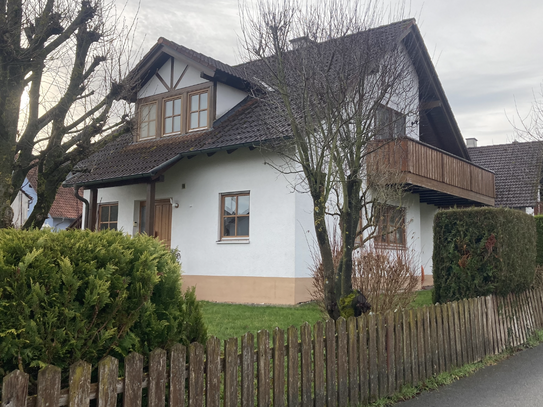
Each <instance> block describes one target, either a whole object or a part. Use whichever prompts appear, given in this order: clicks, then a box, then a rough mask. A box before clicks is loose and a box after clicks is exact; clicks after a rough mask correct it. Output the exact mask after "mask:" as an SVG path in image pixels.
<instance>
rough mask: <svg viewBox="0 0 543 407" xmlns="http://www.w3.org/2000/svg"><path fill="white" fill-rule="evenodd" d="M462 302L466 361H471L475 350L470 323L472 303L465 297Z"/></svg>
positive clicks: (472, 328)
mask: <svg viewBox="0 0 543 407" xmlns="http://www.w3.org/2000/svg"><path fill="white" fill-rule="evenodd" d="M462 302H463V304H464V319H465V320H466V328H465V329H466V361H467V362H468V363H473V362H474V361H475V358H476V352H475V350H474V346H473V345H474V339H475V332H474V326H473V324H472V323H471V315H472V313H473V309H472V307H471V305H472V303H470V300H469V299H465V300H463V301H462Z"/></svg>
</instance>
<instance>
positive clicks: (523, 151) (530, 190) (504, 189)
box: [466, 138, 543, 215]
mask: <svg viewBox="0 0 543 407" xmlns="http://www.w3.org/2000/svg"><path fill="white" fill-rule="evenodd" d="M466 141H467V143H468V147H469V148H468V151H469V154H470V156H471V158H472V160H473V162H474V163H477V164H478V165H480V166H482V167H484V168H487V169H489V170H491V171H494V173H495V176H496V181H495V184H496V201H495V206H500V207H507V208H515V209H520V210H522V211H525V212H526V213H528V214H535V215H539V214H541V213H543V212H542V207H541V194H542V191H541V178H542V172H541V171H542V165H543V142H541V141H532V142H524V143H520V142H518V141H515V142H513V143H511V144H499V145H495V146H481V147H477V139H473V138H470V139H466Z"/></svg>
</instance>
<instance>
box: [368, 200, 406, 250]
mask: <svg viewBox="0 0 543 407" xmlns="http://www.w3.org/2000/svg"><path fill="white" fill-rule="evenodd" d="M375 216H376V220H377V236H376V237H375V243H376V245H382V246H396V247H405V208H398V207H396V206H390V205H384V206H381V207H379V208H377V210H376V213H375Z"/></svg>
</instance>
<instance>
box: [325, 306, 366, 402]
mask: <svg viewBox="0 0 543 407" xmlns="http://www.w3.org/2000/svg"><path fill="white" fill-rule="evenodd" d="M358 349H359V351H358V355H359V363H360V366H359V372H360V401H361V403H362V405H366V404H367V403H368V399H369V387H368V324H367V317H366V316H365V315H362V316H360V317H358ZM315 407H316V406H315Z"/></svg>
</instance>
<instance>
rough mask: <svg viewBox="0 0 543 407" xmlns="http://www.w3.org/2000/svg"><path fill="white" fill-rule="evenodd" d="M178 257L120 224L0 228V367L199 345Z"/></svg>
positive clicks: (195, 307) (29, 367) (201, 335)
mask: <svg viewBox="0 0 543 407" xmlns="http://www.w3.org/2000/svg"><path fill="white" fill-rule="evenodd" d="M180 272H181V270H180V265H179V263H178V262H177V261H176V258H175V255H174V254H173V253H172V252H170V251H169V250H168V249H166V248H165V247H164V246H163V245H162V244H161V243H160V242H158V241H157V240H155V239H152V238H150V237H148V236H143V235H139V236H136V237H134V238H132V237H130V236H127V235H124V234H123V233H121V232H115V231H103V232H99V233H94V232H89V231H82V230H71V231H61V232H58V233H53V232H50V231H46V230H33V231H20V230H14V229H1V230H0V375H1V374H4V373H7V372H9V371H12V370H14V369H17V368H19V369H21V370H24V371H26V372H27V373H30V374H31V375H32V376H34V375H35V373H36V372H37V370H38V369H39V368H41V367H43V366H45V365H47V364H52V365H55V366H58V367H60V368H66V367H68V366H69V365H70V364H72V363H73V362H75V361H77V360H79V359H83V360H86V361H88V362H90V363H93V364H96V363H97V362H98V361H99V360H100V359H101V358H102V357H104V356H106V355H108V354H110V355H114V356H117V357H123V356H125V355H127V354H128V353H129V352H131V351H138V352H143V353H147V352H149V351H150V350H152V349H153V348H156V347H168V346H169V345H171V344H173V343H175V342H181V343H183V344H186V345H188V344H189V343H190V342H194V341H198V342H201V343H203V342H204V341H205V340H206V335H207V334H206V329H205V326H204V324H203V318H202V313H201V311H200V306H199V303H198V302H197V301H196V298H195V294H194V291H190V290H189V291H187V292H186V293H184V294H183V293H182V291H181V276H180Z"/></svg>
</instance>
